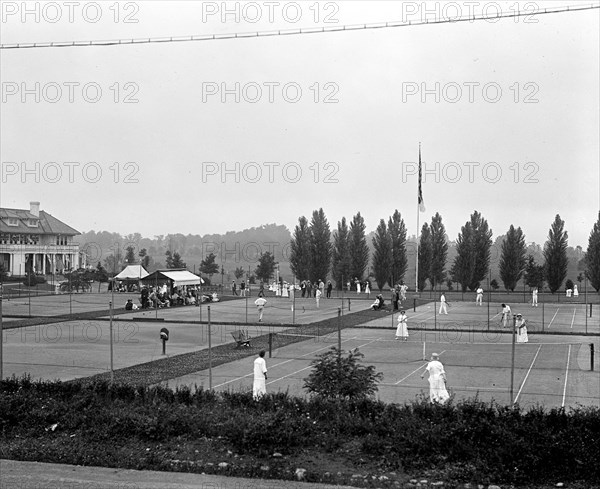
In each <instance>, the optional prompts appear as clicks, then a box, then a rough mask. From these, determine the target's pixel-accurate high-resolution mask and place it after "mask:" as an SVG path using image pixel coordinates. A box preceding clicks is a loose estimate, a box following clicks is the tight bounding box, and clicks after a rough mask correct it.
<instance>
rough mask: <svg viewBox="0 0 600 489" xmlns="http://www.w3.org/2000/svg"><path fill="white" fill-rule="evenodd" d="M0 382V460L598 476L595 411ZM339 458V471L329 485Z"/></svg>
mask: <svg viewBox="0 0 600 489" xmlns="http://www.w3.org/2000/svg"><path fill="white" fill-rule="evenodd" d="M0 387H1V392H0V458H9V459H22V460H38V461H45V462H61V463H71V464H83V465H99V466H108V467H126V468H135V469H153V470H177V471H190V472H207V473H222V474H226V475H236V476H245V477H263V478H265V477H271V478H283V479H292V478H294V473H295V469H296V468H298V467H301V466H306V465H307V464H308V467H307V468H308V469H309V470H308V476H307V479H309V480H325V481H329V482H335V483H346V484H347V483H351V482H352V475H353V474H356V473H359V474H365V475H368V476H369V480H371V481H374V482H372V484H374V487H375V486H376V487H387V486H389V487H392V486H393V483H394V481H398V480H405V479H406V477H407V476H409V475H410V476H422V475H428V476H429V477H440V478H444V479H445V480H454V481H461V482H477V483H490V482H494V483H497V484H498V483H499V484H514V485H522V486H525V487H535V485H536V484H538V485H541V484H543V483H556V482H557V481H562V482H572V481H584V482H583V484H584V486H586V487H591V486H592V481H598V480H600V410H599V409H598V408H580V409H573V410H570V411H566V410H564V409H553V410H550V411H545V410H543V409H541V408H539V409H530V410H528V411H522V410H521V409H519V408H518V407H517V408H507V407H503V406H499V405H496V404H489V403H483V402H480V401H478V400H476V399H475V400H470V401H464V402H460V403H457V404H456V405H454V404H452V403H450V404H447V405H444V406H439V405H430V404H429V403H428V402H427V401H426V400H425V399H418V400H415V401H414V402H412V403H410V404H405V405H398V404H385V403H382V402H379V401H375V400H372V399H368V398H362V399H355V400H349V401H345V400H341V399H326V398H323V397H315V398H313V399H304V398H295V397H291V396H288V395H287V394H285V393H279V394H269V395H267V396H265V397H263V398H262V399H261V400H260V401H258V402H256V401H254V400H253V399H252V395H251V393H231V392H230V393H222V394H217V393H213V392H207V391H204V390H202V389H193V390H192V389H189V388H178V389H176V390H175V391H173V390H171V389H168V388H163V387H135V386H130V385H123V384H117V385H112V386H111V385H110V384H108V383H107V382H96V383H92V384H88V385H85V386H84V385H80V384H77V383H61V382H41V381H40V382H32V381H31V380H30V379H28V378H23V379H15V378H13V379H8V380H4V381H2V382H1V383H0ZM276 452H279V453H280V454H282V457H279V458H277V459H274V458H273V454H274V453H276ZM221 462H227V464H228V465H227V466H226V468H219V463H221ZM333 463H335V464H336V466H337V467H345V469H343V470H340V472H342V475H341V476H340V477H334V478H333V479H332V478H329V479H328V478H327V477H326V476H325V472H327V471H328V470H330V466H331V465H332V464H333ZM265 465H268V471H265V470H264V466H265ZM373 476H375V477H376V478H375V479H372V477H373ZM383 476H385V477H387V479H381V478H380V477H383ZM403 478H404V479H403ZM334 479H335V480H334ZM361 480H364V479H362V478H361ZM386 485H387V486H386ZM362 486H363V487H365V483H364V482H363V483H362Z"/></svg>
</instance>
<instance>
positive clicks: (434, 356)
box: [431, 353, 440, 358]
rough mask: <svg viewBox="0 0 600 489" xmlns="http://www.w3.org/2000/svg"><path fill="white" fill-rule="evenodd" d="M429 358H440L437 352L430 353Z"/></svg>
mask: <svg viewBox="0 0 600 489" xmlns="http://www.w3.org/2000/svg"><path fill="white" fill-rule="evenodd" d="M431 358H440V356H439V355H438V354H437V353H432V354H431Z"/></svg>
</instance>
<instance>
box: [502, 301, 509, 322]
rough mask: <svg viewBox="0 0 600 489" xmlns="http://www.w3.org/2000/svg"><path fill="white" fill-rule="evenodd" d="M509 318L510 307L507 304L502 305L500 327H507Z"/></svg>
mask: <svg viewBox="0 0 600 489" xmlns="http://www.w3.org/2000/svg"><path fill="white" fill-rule="evenodd" d="M509 317H510V306H509V305H508V304H502V327H503V328H507V327H508V319H509Z"/></svg>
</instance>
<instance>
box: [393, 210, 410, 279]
mask: <svg viewBox="0 0 600 489" xmlns="http://www.w3.org/2000/svg"><path fill="white" fill-rule="evenodd" d="M388 234H389V235H390V239H391V242H392V263H391V274H392V276H391V278H390V280H391V282H390V286H394V285H395V284H397V283H400V281H401V280H402V279H403V278H404V274H405V273H406V270H407V269H408V258H407V256H406V226H405V225H404V219H402V216H401V215H400V213H399V212H398V210H395V211H394V214H393V215H392V217H390V219H389V220H388Z"/></svg>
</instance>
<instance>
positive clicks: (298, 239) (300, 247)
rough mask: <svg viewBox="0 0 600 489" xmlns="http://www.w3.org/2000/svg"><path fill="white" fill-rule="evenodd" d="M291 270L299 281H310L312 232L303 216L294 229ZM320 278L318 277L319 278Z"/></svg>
mask: <svg viewBox="0 0 600 489" xmlns="http://www.w3.org/2000/svg"><path fill="white" fill-rule="evenodd" d="M290 268H291V269H292V273H293V274H294V275H295V276H296V278H297V279H298V280H301V281H302V280H308V279H309V278H310V273H311V230H310V228H309V226H308V220H307V219H306V217H304V216H302V217H300V218H299V219H298V224H297V225H296V227H295V229H294V236H293V238H292V241H291V243H290ZM317 278H318V277H317Z"/></svg>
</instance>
